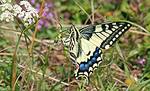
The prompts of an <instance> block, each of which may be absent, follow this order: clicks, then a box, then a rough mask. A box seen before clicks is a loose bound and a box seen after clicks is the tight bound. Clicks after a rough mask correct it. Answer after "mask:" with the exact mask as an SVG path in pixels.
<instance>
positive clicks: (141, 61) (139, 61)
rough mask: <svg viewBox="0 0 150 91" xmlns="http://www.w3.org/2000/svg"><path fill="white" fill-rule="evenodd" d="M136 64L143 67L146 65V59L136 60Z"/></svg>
mask: <svg viewBox="0 0 150 91" xmlns="http://www.w3.org/2000/svg"><path fill="white" fill-rule="evenodd" d="M137 64H140V65H142V66H144V65H145V64H146V59H145V58H139V59H138V60H137Z"/></svg>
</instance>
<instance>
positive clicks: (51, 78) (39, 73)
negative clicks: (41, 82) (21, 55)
mask: <svg viewBox="0 0 150 91" xmlns="http://www.w3.org/2000/svg"><path fill="white" fill-rule="evenodd" d="M18 66H19V67H20V68H23V69H25V67H24V66H22V65H20V64H18ZM27 70H29V71H32V72H34V73H37V74H38V75H41V76H43V73H41V72H37V71H35V70H32V69H29V68H28V69H27ZM44 77H47V78H48V79H50V80H53V81H56V82H60V83H62V84H64V85H66V86H69V84H68V83H66V82H62V81H60V80H58V79H55V78H53V77H50V76H48V75H45V74H44Z"/></svg>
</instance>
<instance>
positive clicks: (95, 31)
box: [80, 22, 131, 49]
mask: <svg viewBox="0 0 150 91" xmlns="http://www.w3.org/2000/svg"><path fill="white" fill-rule="evenodd" d="M130 27H131V24H130V23H127V22H114V23H104V24H100V25H95V26H93V25H92V26H87V27H85V28H82V29H81V32H80V33H81V36H82V37H83V38H85V39H87V40H88V41H90V42H92V43H93V44H95V45H96V46H99V47H100V48H103V49H108V48H109V47H110V46H112V45H113V44H114V43H115V41H116V40H117V39H118V38H119V37H120V36H121V35H122V34H123V33H125V32H126V31H127V30H128V29H129V28H130Z"/></svg>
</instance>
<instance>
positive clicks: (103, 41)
mask: <svg viewBox="0 0 150 91" xmlns="http://www.w3.org/2000/svg"><path fill="white" fill-rule="evenodd" d="M131 26H132V25H131V24H130V23H128V22H112V23H103V24H99V25H89V26H87V27H84V28H82V29H80V30H78V29H76V28H75V26H72V27H71V29H70V30H71V33H70V36H69V39H70V40H69V54H70V59H71V60H72V61H73V63H74V64H75V65H76V70H75V77H76V78H78V77H80V76H84V77H86V78H89V75H90V74H91V73H93V71H94V70H95V69H96V68H97V67H98V65H99V64H100V63H101V62H102V50H101V49H108V48H109V47H111V46H112V45H113V44H114V43H115V41H117V40H118V39H119V37H120V36H121V35H122V34H123V33H125V32H126V31H127V30H128V29H129V28H130V27H131Z"/></svg>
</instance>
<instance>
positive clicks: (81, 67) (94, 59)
mask: <svg viewBox="0 0 150 91" xmlns="http://www.w3.org/2000/svg"><path fill="white" fill-rule="evenodd" d="M99 51H100V48H98V47H96V48H95V51H94V52H93V55H92V56H90V59H87V62H81V63H80V64H79V71H78V73H79V72H88V73H89V68H90V67H92V66H93V65H94V64H95V63H98V62H99V61H97V58H98V57H99V56H100V54H101V53H99Z"/></svg>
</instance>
